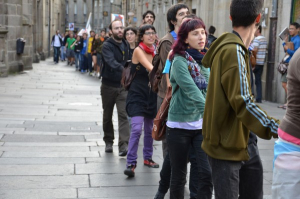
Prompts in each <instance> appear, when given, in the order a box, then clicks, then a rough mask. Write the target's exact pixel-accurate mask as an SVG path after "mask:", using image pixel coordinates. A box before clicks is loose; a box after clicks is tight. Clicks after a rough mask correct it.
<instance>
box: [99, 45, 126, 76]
mask: <svg viewBox="0 0 300 199" xmlns="http://www.w3.org/2000/svg"><path fill="white" fill-rule="evenodd" d="M102 56H103V59H104V61H105V63H106V64H107V65H109V66H110V67H111V68H114V69H116V70H120V71H122V70H123V65H122V64H120V63H119V62H117V61H116V60H115V56H114V49H110V44H109V43H108V42H104V44H103V47H102Z"/></svg>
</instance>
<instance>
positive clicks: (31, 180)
mask: <svg viewBox="0 0 300 199" xmlns="http://www.w3.org/2000/svg"><path fill="white" fill-rule="evenodd" d="M0 187H1V189H2V190H7V189H40V188H44V189H70V188H79V187H80V188H82V187H89V181H88V176H87V175H77V176H75V175H73V176H0Z"/></svg>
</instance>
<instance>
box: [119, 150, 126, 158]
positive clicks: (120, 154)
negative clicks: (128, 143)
mask: <svg viewBox="0 0 300 199" xmlns="http://www.w3.org/2000/svg"><path fill="white" fill-rule="evenodd" d="M126 155H127V151H126V153H123V152H121V153H119V156H121V157H123V156H126Z"/></svg>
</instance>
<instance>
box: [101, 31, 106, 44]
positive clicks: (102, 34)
mask: <svg viewBox="0 0 300 199" xmlns="http://www.w3.org/2000/svg"><path fill="white" fill-rule="evenodd" d="M100 40H101V41H102V42H104V40H105V30H104V29H102V30H101V32H100Z"/></svg>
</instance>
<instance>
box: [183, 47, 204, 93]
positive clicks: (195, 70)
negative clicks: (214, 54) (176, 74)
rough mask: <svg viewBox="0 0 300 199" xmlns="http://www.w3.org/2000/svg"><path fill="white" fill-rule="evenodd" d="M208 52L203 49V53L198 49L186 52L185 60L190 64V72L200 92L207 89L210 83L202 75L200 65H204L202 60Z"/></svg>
mask: <svg viewBox="0 0 300 199" xmlns="http://www.w3.org/2000/svg"><path fill="white" fill-rule="evenodd" d="M206 52H207V49H203V50H202V51H201V52H199V51H198V50H196V49H187V50H186V51H185V58H186V60H187V62H188V70H189V71H190V74H191V76H192V78H193V80H194V82H195V84H196V85H197V87H198V88H199V89H200V90H202V89H206V88H207V85H208V82H207V81H206V79H205V77H204V76H203V74H202V73H201V68H200V66H199V64H202V59H203V57H204V55H205V54H206Z"/></svg>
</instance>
